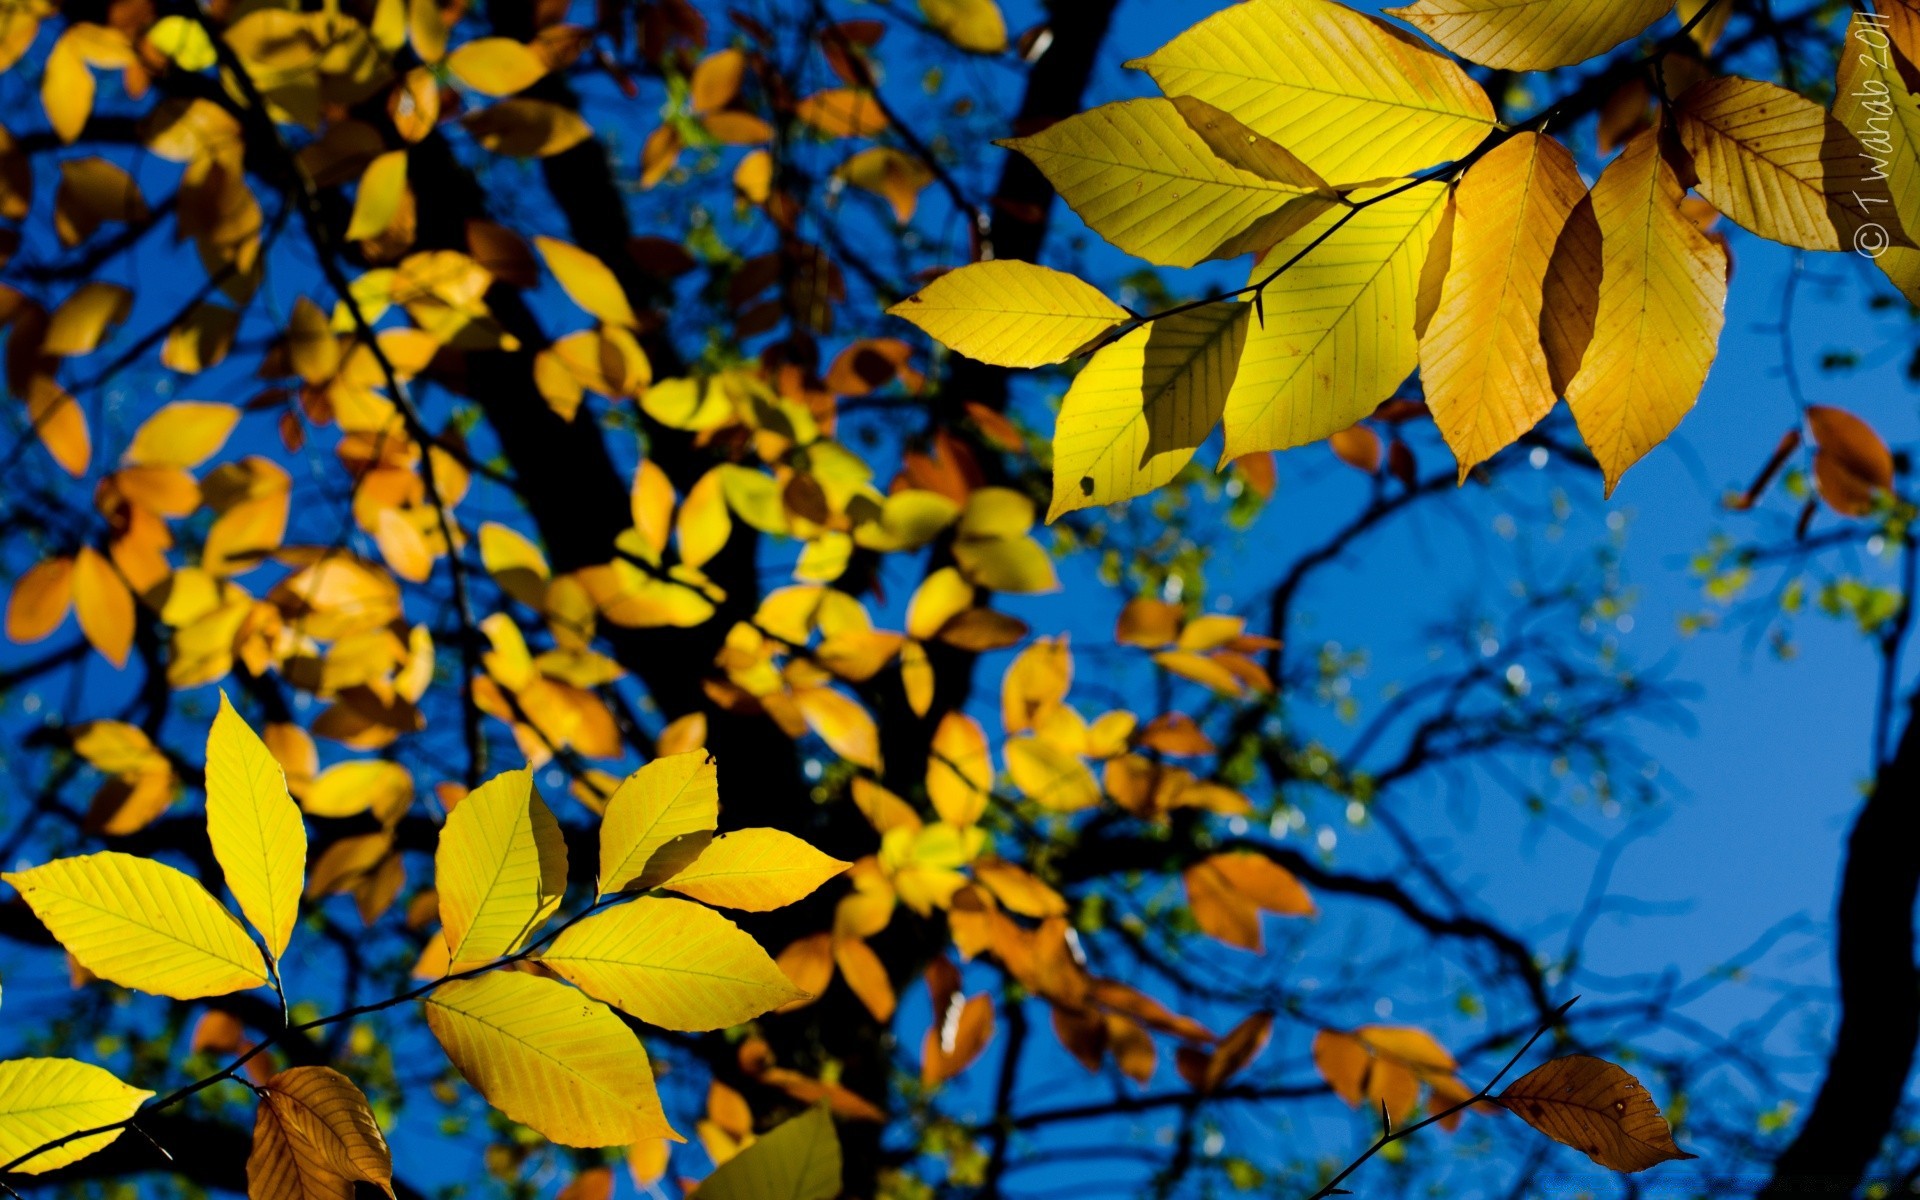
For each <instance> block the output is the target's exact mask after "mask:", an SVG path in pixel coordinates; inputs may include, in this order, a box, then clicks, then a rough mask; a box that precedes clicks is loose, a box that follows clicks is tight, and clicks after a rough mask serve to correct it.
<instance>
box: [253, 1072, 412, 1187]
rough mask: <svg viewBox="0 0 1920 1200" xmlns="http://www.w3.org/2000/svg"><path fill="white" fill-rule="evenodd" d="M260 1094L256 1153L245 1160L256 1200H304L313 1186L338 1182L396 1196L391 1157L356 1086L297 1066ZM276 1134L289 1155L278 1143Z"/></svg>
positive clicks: (339, 1076)
mask: <svg viewBox="0 0 1920 1200" xmlns="http://www.w3.org/2000/svg"><path fill="white" fill-rule="evenodd" d="M262 1090H263V1093H264V1094H263V1096H262V1102H261V1105H260V1118H259V1120H257V1121H256V1123H255V1127H254V1139H255V1145H254V1153H253V1155H252V1156H250V1157H249V1158H248V1160H247V1192H248V1195H249V1197H250V1200H281V1198H284V1200H305V1198H306V1197H307V1196H310V1195H311V1194H312V1192H311V1191H310V1190H309V1189H310V1188H311V1186H312V1182H313V1181H319V1182H322V1183H323V1184H326V1185H333V1184H334V1181H338V1183H337V1186H338V1188H339V1189H340V1190H341V1191H344V1192H351V1191H352V1187H353V1181H355V1180H361V1181H365V1182H367V1183H371V1184H373V1185H374V1186H376V1187H378V1188H379V1189H380V1190H381V1191H384V1192H386V1193H387V1195H389V1196H391V1195H393V1185H392V1181H393V1155H392V1153H391V1152H390V1151H389V1150H388V1149H387V1139H386V1138H385V1137H384V1136H383V1135H382V1134H381V1132H380V1126H379V1124H378V1123H377V1122H376V1121H375V1120H374V1116H373V1110H372V1108H371V1107H369V1106H368V1104H367V1098H366V1097H365V1096H364V1095H362V1094H361V1093H360V1089H359V1088H358V1087H356V1086H354V1083H353V1081H352V1080H350V1079H348V1078H347V1077H346V1076H345V1075H342V1074H341V1073H340V1072H338V1071H336V1070H334V1069H333V1068H331V1067H312V1066H309V1067H292V1068H290V1069H288V1070H285V1071H282V1072H280V1073H279V1074H278V1075H275V1076H273V1077H272V1078H271V1079H268V1080H267V1081H266V1083H265V1084H264V1085H262ZM269 1119H270V1121H271V1126H272V1127H271V1128H270V1129H268V1132H267V1144H266V1145H265V1146H263V1145H262V1144H261V1132H262V1129H263V1128H266V1127H267V1126H268V1124H269ZM276 1135H278V1138H279V1139H280V1140H281V1141H282V1142H284V1152H280V1151H279V1148H278V1147H276V1146H275V1145H274V1144H273V1143H274V1139H275V1136H276ZM289 1167H291V1168H292V1171H291V1172H289V1170H288V1168H289ZM303 1180H304V1181H308V1183H307V1184H306V1185H305V1186H303V1184H302V1181H303Z"/></svg>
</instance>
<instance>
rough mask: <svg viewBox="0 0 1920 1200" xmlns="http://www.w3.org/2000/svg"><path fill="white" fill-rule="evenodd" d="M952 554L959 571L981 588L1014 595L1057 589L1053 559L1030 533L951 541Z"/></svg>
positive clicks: (1058, 579) (1058, 578)
mask: <svg viewBox="0 0 1920 1200" xmlns="http://www.w3.org/2000/svg"><path fill="white" fill-rule="evenodd" d="M953 557H954V560H955V561H956V562H958V563H959V564H960V572H961V574H963V575H965V576H966V577H967V579H968V581H970V582H972V583H975V584H978V585H979V586H981V587H983V588H989V589H991V590H993V591H996V592H1011V593H1014V594H1016V595H1037V594H1039V593H1042V592H1057V591H1059V590H1060V576H1059V574H1058V573H1056V572H1055V571H1054V569H1053V560H1052V559H1051V558H1049V557H1047V551H1046V549H1045V547H1043V546H1041V545H1040V543H1039V542H1036V541H1034V540H1033V539H1032V538H1030V537H1016V538H979V539H965V540H962V541H958V542H955V543H954V546H953Z"/></svg>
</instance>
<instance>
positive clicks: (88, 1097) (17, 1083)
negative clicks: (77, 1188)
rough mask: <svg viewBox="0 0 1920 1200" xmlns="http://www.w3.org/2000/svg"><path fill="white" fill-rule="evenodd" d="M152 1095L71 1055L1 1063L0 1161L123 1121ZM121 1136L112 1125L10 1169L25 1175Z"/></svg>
mask: <svg viewBox="0 0 1920 1200" xmlns="http://www.w3.org/2000/svg"><path fill="white" fill-rule="evenodd" d="M152 1097H153V1093H152V1092H146V1091H142V1090H140V1089H139V1088H135V1087H128V1086H127V1085H126V1084H124V1083H121V1082H120V1081H119V1080H118V1079H116V1078H114V1076H113V1074H112V1073H111V1072H109V1071H106V1070H103V1069H102V1068H100V1067H96V1066H94V1065H93V1064H91V1063H83V1062H75V1061H74V1060H73V1059H70V1058H16V1059H13V1060H11V1061H9V1062H0V1163H10V1162H12V1161H13V1160H15V1159H17V1158H19V1157H20V1156H21V1155H23V1154H25V1153H27V1151H29V1150H33V1149H35V1148H37V1147H39V1146H43V1145H45V1144H46V1143H48V1142H53V1141H58V1140H59V1139H61V1138H65V1137H68V1136H70V1135H72V1134H76V1133H79V1132H80V1131H81V1130H83V1129H95V1128H99V1127H100V1126H103V1125H115V1124H118V1123H119V1122H121V1121H125V1120H127V1119H128V1118H130V1117H132V1116H133V1115H134V1113H136V1112H138V1111H139V1110H140V1106H141V1105H142V1104H144V1103H146V1102H147V1101H148V1100H149V1099H151V1098H152ZM120 1134H121V1130H119V1129H110V1130H108V1131H107V1132H105V1133H97V1134H94V1135H93V1136H91V1137H83V1138H75V1139H74V1140H73V1141H70V1142H67V1143H66V1144H64V1145H62V1146H58V1147H56V1148H54V1149H52V1150H48V1151H46V1152H45V1153H42V1154H37V1155H35V1156H34V1157H32V1158H30V1159H28V1160H26V1161H25V1162H22V1163H21V1164H20V1165H19V1166H16V1167H11V1168H9V1169H10V1170H12V1171H16V1172H18V1173H19V1174H22V1175H39V1174H42V1173H44V1172H47V1171H52V1170H55V1169H57V1168H59V1167H64V1166H66V1165H67V1164H68V1163H71V1162H78V1161H79V1160H80V1159H83V1158H85V1157H86V1156H87V1155H89V1154H92V1153H94V1152H95V1151H97V1150H104V1149H105V1148H106V1147H108V1146H110V1145H112V1144H113V1142H114V1139H116V1138H118V1137H119V1136H120Z"/></svg>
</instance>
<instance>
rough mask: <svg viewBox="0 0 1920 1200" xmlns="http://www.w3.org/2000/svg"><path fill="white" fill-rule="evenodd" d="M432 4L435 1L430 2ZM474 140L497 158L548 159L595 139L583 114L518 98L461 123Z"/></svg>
mask: <svg viewBox="0 0 1920 1200" xmlns="http://www.w3.org/2000/svg"><path fill="white" fill-rule="evenodd" d="M426 2H427V3H432V0H426ZM460 123H461V124H462V125H464V126H466V129H467V132H468V133H471V134H472V135H473V137H474V140H475V141H477V142H479V143H480V144H481V145H482V146H485V147H486V148H487V149H489V150H491V151H493V152H494V153H495V154H506V155H511V156H512V157H514V158H547V157H549V156H551V155H555V154H560V153H562V152H564V151H567V150H571V149H573V148H574V147H575V146H578V145H579V144H580V143H581V142H584V141H586V140H587V139H588V138H590V137H592V136H593V130H592V129H591V128H589V127H588V125H587V123H586V122H585V121H583V120H581V119H580V114H579V113H577V112H574V111H573V110H572V109H570V108H563V107H562V106H560V105H558V104H555V103H553V102H552V101H551V100H530V99H527V98H526V97H524V96H516V97H514V98H513V99H511V100H502V101H500V102H499V103H497V104H489V105H488V106H487V107H485V108H483V109H481V110H480V111H479V112H475V113H469V114H467V115H466V116H465V117H462V118H461V119H460Z"/></svg>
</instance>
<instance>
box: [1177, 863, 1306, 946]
mask: <svg viewBox="0 0 1920 1200" xmlns="http://www.w3.org/2000/svg"><path fill="white" fill-rule="evenodd" d="M1183 880H1184V882H1185V884H1186V888H1187V906H1188V907H1189V908H1191V909H1192V910H1193V919H1194V921H1195V922H1196V923H1197V924H1198V925H1199V926H1200V929H1201V931H1202V932H1203V933H1206V934H1208V935H1209V936H1211V937H1216V938H1218V939H1220V940H1221V941H1223V942H1225V943H1227V944H1228V945H1230V946H1239V947H1241V948H1242V949H1245V950H1251V951H1253V952H1254V953H1256V954H1258V953H1259V952H1260V950H1261V934H1260V913H1261V911H1262V910H1265V911H1267V912H1276V913H1283V914H1286V915H1289V916H1308V915H1311V914H1312V913H1313V911H1314V906H1313V899H1312V898H1311V897H1310V896H1308V895H1307V890H1306V889H1305V888H1303V887H1301V886H1300V883H1299V881H1298V880H1296V879H1295V878H1294V877H1293V874H1292V873H1291V872H1289V871H1287V870H1286V869H1285V868H1284V867H1281V866H1280V865H1279V864H1277V863H1275V862H1273V861H1272V860H1270V859H1268V858H1267V857H1265V856H1264V855H1260V854H1255V853H1252V852H1250V851H1234V852H1230V853H1227V854H1216V855H1214V856H1213V857H1212V858H1209V859H1206V860H1205V861H1202V862H1198V863H1195V864H1194V865H1193V866H1191V867H1188V868H1187V870H1186V872H1185V874H1184V876H1183Z"/></svg>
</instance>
